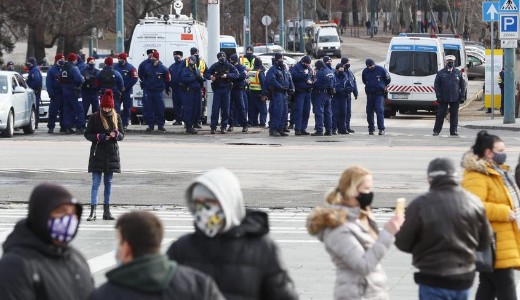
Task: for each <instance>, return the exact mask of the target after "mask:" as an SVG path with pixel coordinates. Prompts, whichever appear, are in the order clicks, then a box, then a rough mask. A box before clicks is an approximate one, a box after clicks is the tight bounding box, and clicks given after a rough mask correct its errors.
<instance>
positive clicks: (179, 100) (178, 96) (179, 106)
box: [168, 58, 191, 124]
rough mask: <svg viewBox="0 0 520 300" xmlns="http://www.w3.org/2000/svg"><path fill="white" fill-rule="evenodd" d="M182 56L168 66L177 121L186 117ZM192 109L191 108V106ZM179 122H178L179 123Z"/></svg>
mask: <svg viewBox="0 0 520 300" xmlns="http://www.w3.org/2000/svg"><path fill="white" fill-rule="evenodd" d="M182 62H183V60H182V58H179V59H176V60H175V62H174V63H173V64H172V65H171V66H170V67H169V68H168V71H169V72H170V78H171V81H170V86H171V88H172V102H173V112H174V114H175V115H174V118H175V120H176V122H181V120H183V119H184V117H183V111H184V109H183V102H184V101H185V100H183V97H184V91H183V89H182V88H181V72H180V69H181V65H182ZM190 110H191V108H190ZM177 124H178V123H177Z"/></svg>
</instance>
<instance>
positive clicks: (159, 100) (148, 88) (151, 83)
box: [143, 51, 170, 132]
mask: <svg viewBox="0 0 520 300" xmlns="http://www.w3.org/2000/svg"><path fill="white" fill-rule="evenodd" d="M152 61H153V62H152V64H148V65H147V66H146V67H145V68H144V75H143V86H144V94H145V96H144V97H143V116H144V118H145V120H146V123H147V124H148V127H147V128H146V131H147V132H151V131H153V130H154V126H155V124H157V130H159V131H162V132H165V131H166V129H165V128H164V123H165V122H164V99H163V92H164V90H165V89H166V88H168V86H169V85H170V73H169V72H168V69H167V68H166V67H165V66H164V65H163V64H162V63H161V62H160V61H159V52H157V51H155V52H153V54H152Z"/></svg>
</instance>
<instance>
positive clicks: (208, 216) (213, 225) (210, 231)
mask: <svg viewBox="0 0 520 300" xmlns="http://www.w3.org/2000/svg"><path fill="white" fill-rule="evenodd" d="M193 217H194V219H195V226H197V228H199V229H200V230H201V231H202V232H204V234H205V235H206V236H208V237H214V236H215V235H217V233H219V232H220V231H221V230H222V228H224V224H225V215H224V211H223V210H222V207H220V205H219V204H217V203H209V202H204V203H197V204H195V213H194V214H193Z"/></svg>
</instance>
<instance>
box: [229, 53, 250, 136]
mask: <svg viewBox="0 0 520 300" xmlns="http://www.w3.org/2000/svg"><path fill="white" fill-rule="evenodd" d="M229 62H230V63H231V64H232V65H233V66H234V67H235V68H236V69H237V72H238V78H237V79H233V80H232V82H233V88H232V89H231V108H230V121H229V128H228V131H233V126H238V125H240V126H242V132H244V133H245V132H247V110H246V105H245V101H246V99H245V98H246V97H247V96H246V95H245V88H246V84H247V83H246V78H247V71H246V67H245V66H243V65H241V64H239V63H238V55H236V54H232V55H231V56H230V57H229Z"/></svg>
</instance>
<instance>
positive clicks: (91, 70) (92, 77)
mask: <svg viewBox="0 0 520 300" xmlns="http://www.w3.org/2000/svg"><path fill="white" fill-rule="evenodd" d="M98 73H99V70H98V69H96V68H95V67H94V65H91V64H87V67H85V68H84V69H83V70H82V71H81V75H83V78H85V81H84V82H83V84H82V85H81V98H82V99H83V112H84V113H85V115H86V114H87V112H88V109H89V107H90V105H92V113H95V112H97V111H99V98H98V88H97V86H96V75H97V74H98Z"/></svg>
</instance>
